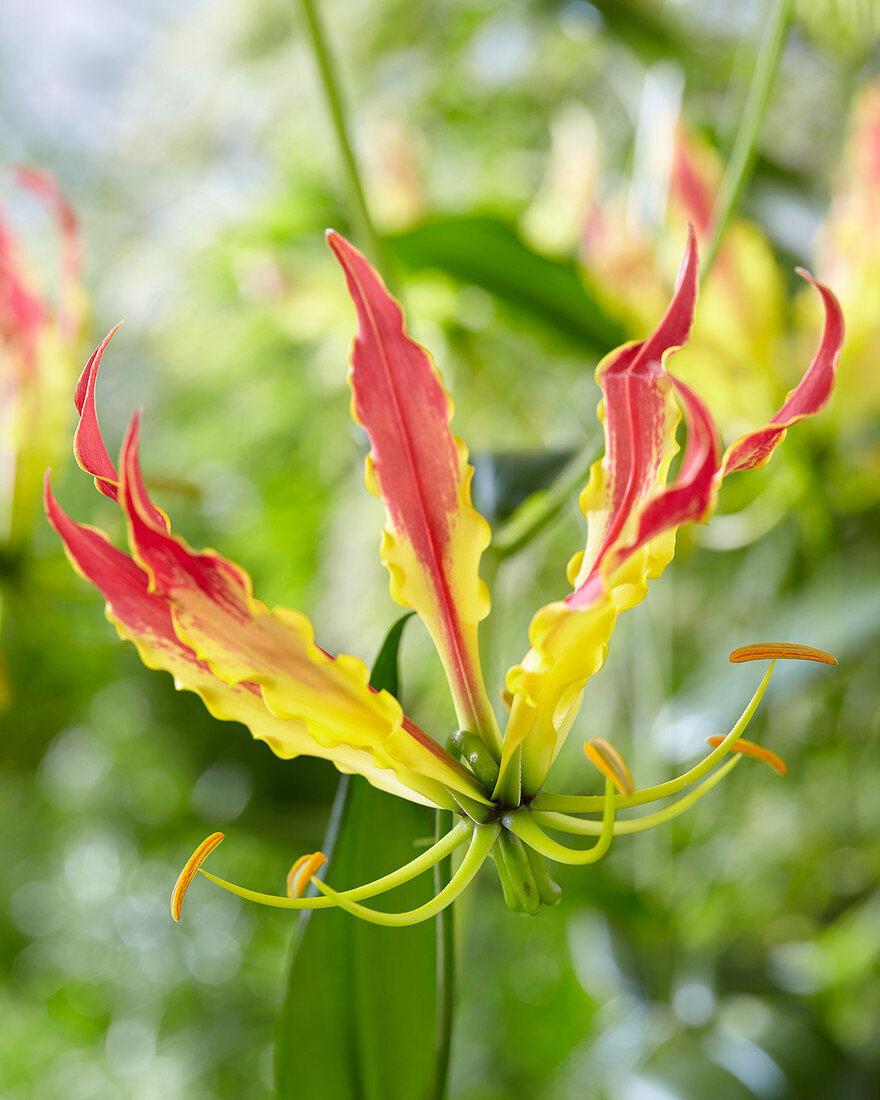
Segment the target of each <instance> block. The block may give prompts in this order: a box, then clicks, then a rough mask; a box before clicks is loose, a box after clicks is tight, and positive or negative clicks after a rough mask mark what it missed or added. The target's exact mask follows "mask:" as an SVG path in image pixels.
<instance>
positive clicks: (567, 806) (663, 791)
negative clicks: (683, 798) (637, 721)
mask: <svg viewBox="0 0 880 1100" xmlns="http://www.w3.org/2000/svg"><path fill="white" fill-rule="evenodd" d="M775 664H776V662H775V661H771V662H770V664H769V665H768V666H767V671H766V672H765V673H764V676H763V679H762V680H761V682H760V684H758V688H757V690H756V691H755V694H754V695H753V696H752V698H751V700H750V701H749V705H748V706H747V707H746V709H745V710H744V711H743V712H742V714H741V715H740V717H739V720H738V721H737V723H736V725H735V726H734V727H733V729H731V731H730V733H728V735H727V736H726V737H725V738H724V740H723V741H722V742H721V744H720V745H719V746H718V748H716V749H713V750H712V752H710V753H709V755H708V756H705V757H704V758H703V759H702V760H701V761H700V762H699V764H695V765H694V767H692V768H691V769H690V770H689V771H686V772H685V773H684V774H683V775H679V776H677V777H676V778H675V779H670V780H669V781H668V782H666V783H658V784H656V786H653V787H644V788H642V790H639V791H636V793H635V794H631V795H622V794H619V795H615V799H614V802H615V805H616V807H617V809H618V810H626V809H629V808H630V806H644V805H646V804H647V803H648V802H656V801H657V799H659V798H666V797H668V796H669V795H671V794H678V792H679V791H683V790H685V788H687V787H690V786H691V784H692V783H695V782H696V781H697V780H698V779H702V778H703V776H704V775H705V774H706V773H707V772H709V771H711V770H712V768H714V767H715V765H716V764H717V763H718V761H719V760H721V758H722V757H723V756H726V755H727V753H729V752H730V750H731V749H732V748H733V746H734V744H735V743H736V742H737V741H738V740H739V738H740V737H742V735H743V734H744V733H745V731H746V730H747V729H748V726H749V723H750V722H751V720H752V718H753V717H754V714H755V711H756V710H757V709H758V704H759V703H760V702H761V699H762V698H763V697H764V692H765V691H766V690H767V685H768V684H769V683H770V677H771V676H772V675H773V668H774V666H775ZM604 804H605V798H604V796H603V795H565V794H549V793H548V794H539V795H538V796H537V798H535V799H534V800H533V801H532V806H531V808H532V809H533V810H541V811H543V810H550V811H560V812H563V813H591V812H593V813H595V812H598V811H599V810H601V809H603V807H604Z"/></svg>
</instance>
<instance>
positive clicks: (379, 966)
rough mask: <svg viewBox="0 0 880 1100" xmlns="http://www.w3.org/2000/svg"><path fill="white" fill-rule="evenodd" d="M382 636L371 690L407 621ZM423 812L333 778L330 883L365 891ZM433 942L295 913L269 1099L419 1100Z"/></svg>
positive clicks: (404, 931) (424, 894) (431, 1023)
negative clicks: (295, 926)
mask: <svg viewBox="0 0 880 1100" xmlns="http://www.w3.org/2000/svg"><path fill="white" fill-rule="evenodd" d="M406 618H407V617H406V616H405V617H404V619H401V620H399V621H398V622H397V623H396V624H395V625H394V626H393V627H392V628H391V631H390V632H389V635H388V638H387V639H386V642H385V645H383V647H382V650H381V651H380V653H379V656H378V657H377V659H376V664H375V665H374V675H373V679H372V685H373V687H375V688H377V689H380V690H381V689H382V688H384V689H386V690H392V689H394V688H395V687H396V683H395V681H396V679H397V653H398V648H399V645H400V637H401V632H402V628H403V624H404V622H405V619H406ZM432 829H433V815H432V814H431V812H430V811H429V810H426V809H425V808H423V807H421V806H417V805H415V804H413V803H409V802H406V801H404V800H403V799H398V798H393V797H391V796H390V795H386V794H382V793H381V792H378V791H375V790H374V789H373V788H371V787H370V785H369V784H368V783H366V782H364V781H363V780H362V779H360V778H359V777H356V776H350V777H343V778H342V780H341V781H340V785H339V789H338V791H337V796H336V800H335V802H334V806H333V811H332V814H331V820H330V825H329V827H328V830H327V835H326V837H325V841H324V847H323V849H322V850H323V851H324V852H325V853H326V854H327V855H328V856H329V870H328V875H329V876H330V881H332V882H333V883H338V884H340V885H343V886H348V885H356V884H357V883H360V882H367V881H369V880H370V879H373V878H377V877H379V876H380V875H382V874H385V873H387V872H388V871H390V870H392V869H393V868H394V867H395V866H399V865H400V864H402V863H406V862H407V861H408V860H411V859H413V858H414V857H415V856H416V855H418V854H419V851H420V850H421V849H420V847H419V846H420V844H422V843H423V842H425V841H429V840H430V839H431V837H432ZM432 892H433V880H432V876H431V875H429V874H428V875H423V876H422V877H421V878H420V879H417V880H415V881H414V882H411V883H408V884H407V885H406V886H404V887H401V888H400V889H398V890H396V891H395V892H394V894H393V895H392V896H393V899H394V906H393V907H394V908H409V907H415V906H417V905H421V904H423V903H424V902H426V901H427V900H428V899H429V898H430V897H431V895H432ZM436 967H437V943H436V933H435V928H434V925H433V923H432V922H425V923H424V924H419V925H416V926H414V927H412V928H399V929H392V928H380V927H377V926H375V925H372V924H366V923H364V922H362V921H358V920H356V919H355V918H353V917H351V916H349V915H348V914H346V913H343V912H341V911H339V910H321V911H320V912H316V913H313V914H308V913H304V914H303V916H302V919H301V921H300V926H299V928H298V929H297V933H296V937H295V943H294V948H293V954H292V958H291V964H290V969H289V972H288V978H287V987H286V992H285V999H284V1004H283V1007H282V1010H281V1014H280V1016H279V1020H278V1029H277V1034H276V1043H275V1080H276V1096H277V1097H278V1098H279V1100H294V1098H296V1100H303V1098H305V1097H311V1096H316V1097H318V1096H320V1097H328V1098H329V1097H332V1098H333V1100H421V1098H422V1097H423V1096H426V1095H429V1090H430V1088H431V1084H432V1081H433V1080H434V1078H435V1068H434V1064H435V1049H434V1046H435V1030H436Z"/></svg>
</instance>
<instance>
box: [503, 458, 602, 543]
mask: <svg viewBox="0 0 880 1100" xmlns="http://www.w3.org/2000/svg"><path fill="white" fill-rule="evenodd" d="M598 455H599V445H598V443H597V442H596V441H595V440H591V441H590V442H589V443H588V444H587V445H586V447H584V448H583V450H582V451H580V452H579V453H578V454H576V455H575V456H574V458H573V459H572V460H571V461H570V462H569V463H568V464H567V465H566V466H565V468H564V469H563V470H561V471H560V473H559V475H558V476H557V477H556V479H555V480H554V481H553V482H552V484H551V485H550V486H549V487H548V488H547V489H546V490H545V491H544V492H539V493H533V494H532V496H530V497H529V498H528V500H525V501H523V503H522V504H521V505H520V506H519V508H517V509H516V511H515V512H514V513H513V515H512V516H511V517H510V518H509V519H508V520H507V521H506V522H505V523H503V524H501V526H500V527H499V528H498V529H497V531H496V533H495V535H494V536H493V538H492V550H493V551H494V553H495V555H496V556H497V557H498V558H499V559H500V560H501V561H503V560H504V559H505V558H509V557H511V555H513V554H516V553H518V552H519V551H520V550H522V549H523V547H524V546H527V545H528V543H530V542H531V541H532V539H534V538H536V537H537V536H538V535H540V533H541V532H542V531H543V530H544V528H545V527H547V526H548V524H550V523H552V522H553V520H554V519H555V518H556V517H557V516H558V515H559V513H560V512H561V511H562V509H563V508H564V507H565V505H566V504H568V502H569V501H570V500H571V498H572V495H573V494H574V493H577V492H579V491H580V490H581V489H582V488H583V487H584V483H585V482H586V479H587V477H588V475H589V473H590V467H591V466H592V465H593V463H594V462H595V461H596V459H597V457H598Z"/></svg>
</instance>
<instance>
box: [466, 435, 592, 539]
mask: <svg viewBox="0 0 880 1100" xmlns="http://www.w3.org/2000/svg"><path fill="white" fill-rule="evenodd" d="M574 453H575V452H574V451H571V450H569V451H488V452H486V453H485V454H475V455H472V456H471V462H472V464H473V467H474V483H473V493H474V504H475V505H476V507H477V511H478V512H479V513H480V515H481V516H485V517H486V519H487V520H488V522H489V526H490V527H492V528H493V530H494V528H495V527H496V526H497V525H498V524H499V523H503V522H504V521H505V520H506V519H509V518H510V517H511V516H512V515H513V513H514V512H515V511H516V509H517V508H519V506H520V505H521V504H522V503H523V502H524V501H526V500H527V499H528V498H529V497H530V496H531V495H532V493H538V492H540V491H541V490H542V489H546V488H548V486H550V485H551V484H552V483H553V482H554V481H555V480H556V478H557V477H558V476H559V474H561V473H562V471H563V470H564V469H565V468H566V466H567V465H568V464H569V462H570V461H571V460H572V458H573V457H574Z"/></svg>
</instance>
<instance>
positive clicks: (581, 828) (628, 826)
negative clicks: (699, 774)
mask: <svg viewBox="0 0 880 1100" xmlns="http://www.w3.org/2000/svg"><path fill="white" fill-rule="evenodd" d="M740 760H742V757H741V756H739V755H737V756H734V757H732V758H731V759H730V760H727V761H725V763H724V764H722V766H721V767H720V768H719V769H718V770H717V771H716V772H713V774H712V775H710V776H709V778H708V779H706V780H705V781H704V782H703V783H701V784H700V785H699V786H698V787H694V789H693V790H692V791H688V793H687V794H686V795H683V796H682V797H681V798H679V799H677V800H676V801H675V802H673V803H672V805H671V806H667V807H666V808H665V809H664V810H658V811H657V812H656V813H653V814H646V815H645V817H637V818H634V819H633V820H632V821H618V822H617V823H616V824H615V826H614V835H615V836H626V835H627V834H629V833H643V832H644V831H645V830H646V829H653V828H654V826H655V825H663V824H664V823H665V822H667V821H672V820H673V818H676V817H679V816H680V815H681V814H683V813H684V812H685V810H689V809H690V808H691V806H693V804H694V803H695V802H699V800H700V799H701V798H702V797H703V795H706V794H708V793H709V791H711V790H712V788H713V787H715V786H716V785H717V784H718V783H720V782H721V780H722V779H723V778H724V777H725V776H726V775H727V774H729V773H730V772H731V771H733V769H734V768H735V767H736V765H737V764H738V763H739V762H740ZM532 817H533V818H534V820H535V821H536V822H537V823H538V824H539V825H543V826H545V827H546V828H548V829H558V830H559V832H561V833H572V834H575V835H577V836H599V835H600V834H601V832H602V827H603V823H601V822H599V821H584V820H583V819H582V818H579V817H569V816H568V814H558V813H552V812H550V811H547V810H537V811H535V812H533V814H532Z"/></svg>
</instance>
